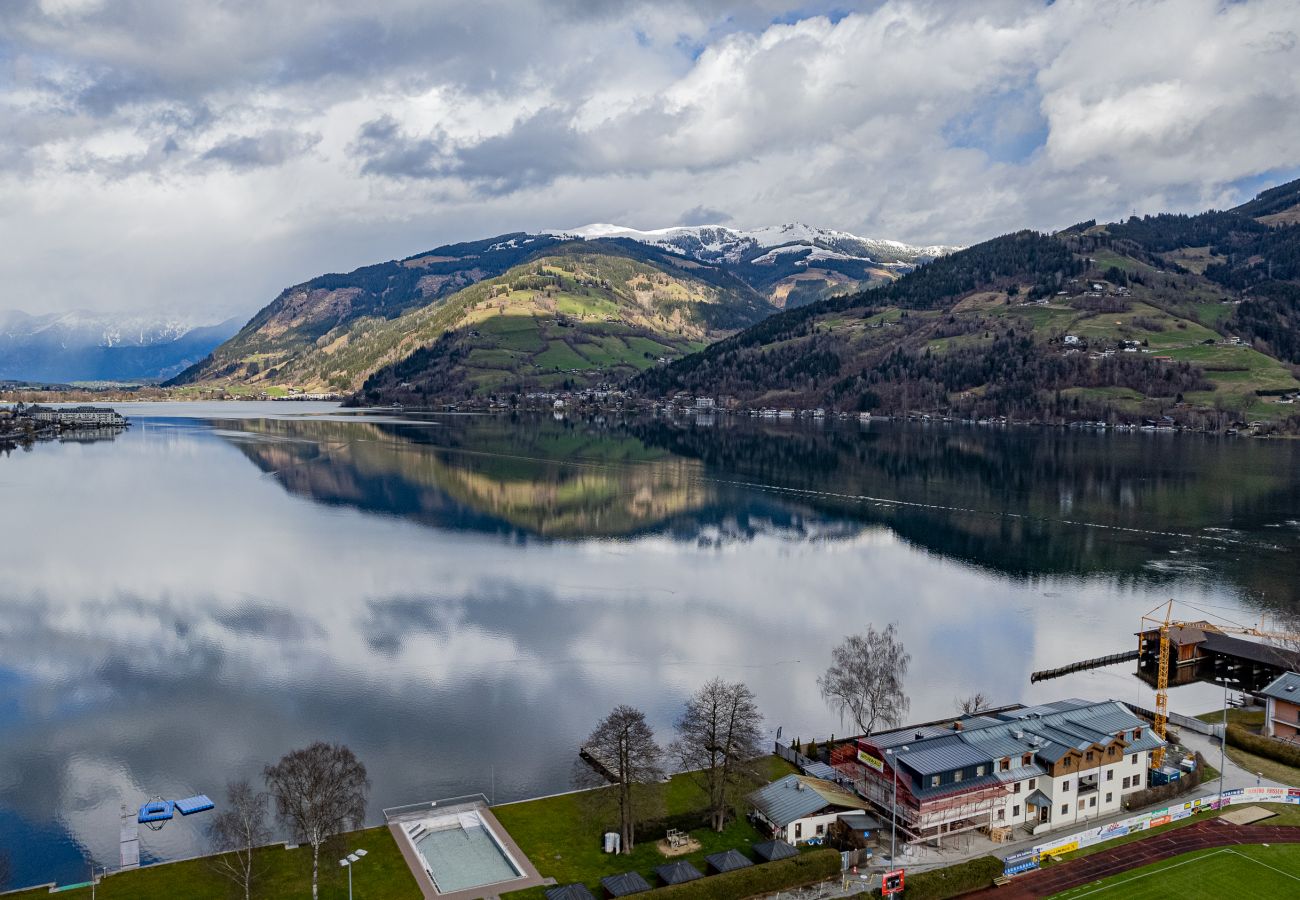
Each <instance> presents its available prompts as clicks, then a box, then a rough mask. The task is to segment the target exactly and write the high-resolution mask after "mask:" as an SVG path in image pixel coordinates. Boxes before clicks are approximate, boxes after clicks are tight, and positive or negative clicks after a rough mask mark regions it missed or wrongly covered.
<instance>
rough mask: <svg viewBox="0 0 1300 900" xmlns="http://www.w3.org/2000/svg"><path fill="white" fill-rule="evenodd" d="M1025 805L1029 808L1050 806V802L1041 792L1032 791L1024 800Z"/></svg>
mask: <svg viewBox="0 0 1300 900" xmlns="http://www.w3.org/2000/svg"><path fill="white" fill-rule="evenodd" d="M1025 803H1026V804H1027V805H1029V806H1049V807H1050V806H1051V805H1052V801H1051V800H1049V799H1047V795H1046V794H1044V793H1043V792H1042V791H1034V792H1033V793H1031V794H1030V795H1029V796H1028V797H1026V798H1025Z"/></svg>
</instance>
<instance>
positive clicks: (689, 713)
mask: <svg viewBox="0 0 1300 900" xmlns="http://www.w3.org/2000/svg"><path fill="white" fill-rule="evenodd" d="M762 726H763V716H762V714H761V713H760V712H759V711H758V705H757V704H756V703H755V698H754V692H753V691H752V690H750V689H749V688H748V687H747V686H746V685H745V684H744V683H742V682H739V681H737V682H727V681H723V680H722V679H721V678H715V679H713V680H712V681H710V682H709V683H708V684H706V685H704V686H703V687H702V688H700V689H699V690H698V691H696V692H695V694H694V695H693V696H692V697H691V698H690V700H688V701H687V702H686V710H685V712H683V713H682V717H681V718H680V719H678V720H677V724H676V727H677V740H675V741H673V743H672V746H671V751H672V753H673V755H674V756H675V757H676V759H677V761H678V762H679V763H681V768H682V770H683V771H685V772H690V773H691V777H692V778H694V779H695V781H696V782H697V783H698V784H699V785H700V787H701V788H702V789H703V790H704V793H705V796H707V797H708V804H709V819H710V824H711V825H712V827H713V830H714V831H719V832H720V831H722V829H723V828H725V827H726V825H727V814H728V813H729V812H730V811H731V810H732V809H733V808H734V807H735V805H736V803H737V802H738V801H739V799H740V795H741V794H742V793H744V789H745V787H746V786H748V785H749V784H750V783H752V782H754V781H755V780H756V779H755V777H754V775H753V772H752V769H751V767H750V765H749V764H750V763H751V762H752V761H753V760H755V759H757V758H758V757H759V756H760V755H762V752H763V751H762V748H761V746H760V740H761V738H762V730H761V729H762Z"/></svg>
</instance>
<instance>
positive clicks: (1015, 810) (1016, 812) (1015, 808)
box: [1011, 806, 1020, 819]
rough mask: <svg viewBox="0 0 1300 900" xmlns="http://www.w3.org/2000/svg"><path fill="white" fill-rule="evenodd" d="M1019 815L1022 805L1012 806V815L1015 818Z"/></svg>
mask: <svg viewBox="0 0 1300 900" xmlns="http://www.w3.org/2000/svg"><path fill="white" fill-rule="evenodd" d="M1018 815H1020V807H1019V806H1013V807H1011V817H1012V818H1013V819H1014V818H1015V817H1016V816H1018Z"/></svg>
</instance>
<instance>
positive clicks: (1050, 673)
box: [1029, 650, 1138, 684]
mask: <svg viewBox="0 0 1300 900" xmlns="http://www.w3.org/2000/svg"><path fill="white" fill-rule="evenodd" d="M1137 658H1138V652H1137V651H1136V650H1125V651H1124V652H1123V653H1112V654H1110V655H1109V656H1098V657H1096V658H1094V659H1084V660H1080V661H1079V662H1074V663H1070V664H1069V665H1068V666H1061V667H1059V668H1056V669H1043V671H1041V672H1035V673H1034V674H1032V675H1030V676H1029V683H1030V684H1033V683H1035V682H1038V681H1048V680H1050V679H1052V678H1060V677H1061V676H1062V675H1069V674H1070V673H1072V672H1083V671H1086V670H1087V669H1100V668H1101V667H1103V666H1113V665H1115V664H1116V663H1122V662H1130V661H1132V660H1135V659H1137Z"/></svg>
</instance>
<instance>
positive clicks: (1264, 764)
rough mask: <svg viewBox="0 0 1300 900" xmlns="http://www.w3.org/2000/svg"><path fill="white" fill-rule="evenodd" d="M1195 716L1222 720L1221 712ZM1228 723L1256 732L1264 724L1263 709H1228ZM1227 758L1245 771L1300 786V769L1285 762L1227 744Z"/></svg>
mask: <svg viewBox="0 0 1300 900" xmlns="http://www.w3.org/2000/svg"><path fill="white" fill-rule="evenodd" d="M1196 718H1198V719H1200V720H1201V721H1202V722H1210V723H1212V724H1215V725H1218V724H1220V723H1221V722H1222V721H1223V712H1222V710H1218V711H1215V712H1207V713H1201V714H1200V715H1199V716H1197V717H1196ZM1228 723H1229V724H1230V725H1241V726H1244V727H1245V728H1248V729H1250V730H1251V731H1253V732H1255V733H1256V734H1258V733H1259V732H1260V729H1261V728H1262V727H1263V725H1264V711H1263V710H1262V709H1254V710H1244V709H1230V710H1228ZM1228 759H1230V760H1232V761H1233V762H1235V763H1236V764H1237V765H1239V766H1241V767H1242V768H1243V769H1245V770H1246V771H1247V772H1258V773H1260V774H1261V775H1263V776H1264V777H1265V778H1267V779H1269V780H1271V781H1276V782H1279V783H1281V784H1289V785H1293V786H1300V769H1297V768H1296V767H1295V766H1288V765H1286V764H1285V763H1280V762H1277V761H1276V760H1272V759H1269V758H1268V757H1266V756H1257V755H1255V754H1254V753H1248V752H1247V751H1245V750H1242V749H1241V748H1240V747H1234V746H1232V745H1231V744H1229V745H1228Z"/></svg>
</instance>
